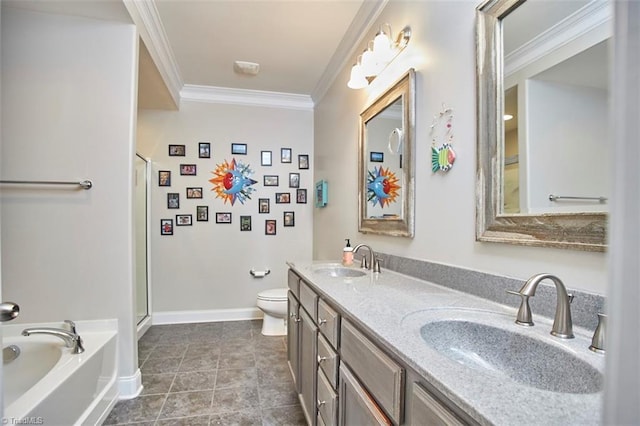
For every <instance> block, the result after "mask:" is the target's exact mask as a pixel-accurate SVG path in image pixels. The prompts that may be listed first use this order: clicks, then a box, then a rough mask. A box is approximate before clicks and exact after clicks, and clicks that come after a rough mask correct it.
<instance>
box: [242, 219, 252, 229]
mask: <svg viewBox="0 0 640 426" xmlns="http://www.w3.org/2000/svg"><path fill="white" fill-rule="evenodd" d="M240 231H251V216H240Z"/></svg>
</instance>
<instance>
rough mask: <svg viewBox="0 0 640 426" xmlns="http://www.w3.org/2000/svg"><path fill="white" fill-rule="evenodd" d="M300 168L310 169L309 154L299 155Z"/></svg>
mask: <svg viewBox="0 0 640 426" xmlns="http://www.w3.org/2000/svg"><path fill="white" fill-rule="evenodd" d="M298 168H299V169H300V170H304V169H308V168H309V155H307V154H300V155H298Z"/></svg>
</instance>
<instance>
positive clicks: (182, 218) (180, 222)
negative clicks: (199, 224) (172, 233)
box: [176, 214, 193, 226]
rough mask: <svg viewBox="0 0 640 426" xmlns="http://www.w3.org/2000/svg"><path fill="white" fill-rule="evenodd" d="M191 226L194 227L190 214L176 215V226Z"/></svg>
mask: <svg viewBox="0 0 640 426" xmlns="http://www.w3.org/2000/svg"><path fill="white" fill-rule="evenodd" d="M191 225H193V221H192V217H191V215H190V214H177V215H176V226H191Z"/></svg>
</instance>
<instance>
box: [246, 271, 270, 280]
mask: <svg viewBox="0 0 640 426" xmlns="http://www.w3.org/2000/svg"><path fill="white" fill-rule="evenodd" d="M249 273H250V274H251V275H252V276H253V277H254V278H264V277H266V276H267V275H269V274H270V273H271V270H270V269H265V270H264V271H256V270H253V269H251V270H250V271H249Z"/></svg>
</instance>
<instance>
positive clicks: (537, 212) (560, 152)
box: [476, 0, 612, 251]
mask: <svg viewBox="0 0 640 426" xmlns="http://www.w3.org/2000/svg"><path fill="white" fill-rule="evenodd" d="M610 6H611V5H610V2H603V1H597V0H596V1H589V0H576V1H571V2H561V1H558V2H544V1H536V0H527V1H525V0H489V1H486V2H484V3H483V4H481V5H480V6H479V7H478V8H477V11H476V24H477V38H476V51H477V67H476V69H477V76H476V77H477V113H478V123H477V135H478V142H477V156H478V157H477V161H478V163H477V175H476V240H478V241H491V242H501V243H511V244H521V245H530V246H544V247H556V248H566V249H575V250H584V251H604V250H605V249H606V227H607V226H606V222H607V208H608V204H607V201H608V191H609V187H610V185H609V181H608V179H609V178H610V176H611V171H610V162H611V161H610V159H609V158H608V156H609V155H611V153H609V150H610V149H608V147H607V145H608V142H609V141H608V140H607V138H608V134H609V117H608V112H609V108H608V83H609V77H608V69H607V67H608V63H609V56H608V52H607V50H608V46H609V39H610V35H611V11H610ZM611 163H612V162H611Z"/></svg>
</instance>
